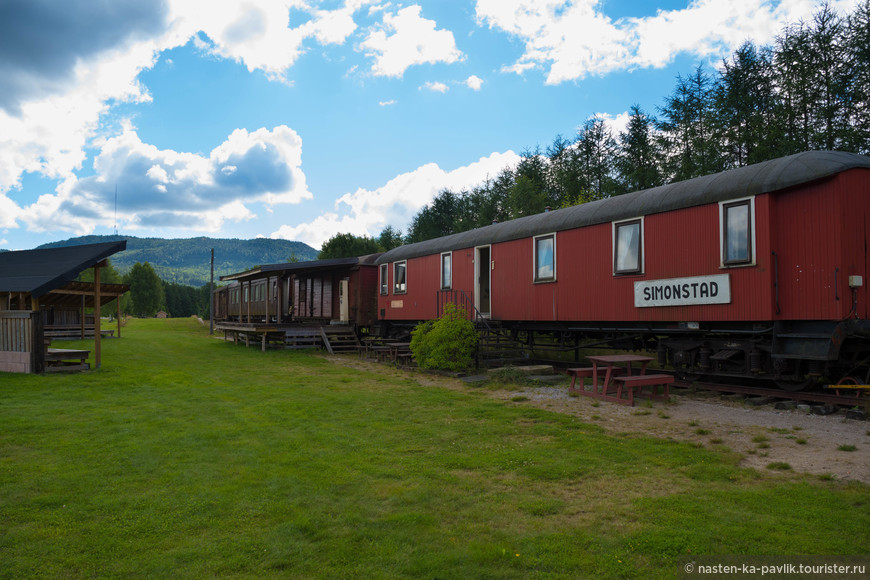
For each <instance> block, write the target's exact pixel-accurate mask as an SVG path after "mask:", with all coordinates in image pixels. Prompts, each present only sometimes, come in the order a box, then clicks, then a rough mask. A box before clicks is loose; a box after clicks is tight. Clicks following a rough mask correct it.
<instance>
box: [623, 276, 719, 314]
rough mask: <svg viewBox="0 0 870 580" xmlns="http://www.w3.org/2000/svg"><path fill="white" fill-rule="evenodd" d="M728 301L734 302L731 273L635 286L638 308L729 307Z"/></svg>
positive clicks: (671, 279) (637, 283)
mask: <svg viewBox="0 0 870 580" xmlns="http://www.w3.org/2000/svg"><path fill="white" fill-rule="evenodd" d="M729 302H731V282H730V278H729V277H728V274H717V275H715V276H693V277H691V278H670V279H668V280H646V281H644V282H635V283H634V305H635V306H636V307H637V308H646V307H649V306H689V305H692V304H728V303H729Z"/></svg>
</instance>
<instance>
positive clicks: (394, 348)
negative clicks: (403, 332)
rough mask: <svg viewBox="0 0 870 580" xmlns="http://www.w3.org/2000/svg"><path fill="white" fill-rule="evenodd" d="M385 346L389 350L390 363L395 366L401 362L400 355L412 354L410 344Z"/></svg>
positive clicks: (390, 343)
mask: <svg viewBox="0 0 870 580" xmlns="http://www.w3.org/2000/svg"><path fill="white" fill-rule="evenodd" d="M384 346H386V347H387V348H388V349H389V355H390V361H391V362H392V363H393V364H396V362H397V361H398V360H399V355H400V354H403V353H408V352H411V343H410V342H388V343H386V344H385V345H384Z"/></svg>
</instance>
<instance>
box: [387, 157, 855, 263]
mask: <svg viewBox="0 0 870 580" xmlns="http://www.w3.org/2000/svg"><path fill="white" fill-rule="evenodd" d="M858 167H862V168H867V169H870V157H866V156H864V155H857V154H855V153H844V152H839V151H808V152H805V153H797V154H795V155H790V156H788V157H782V158H780V159H773V160H771V161H764V162H762V163H756V164H755V165H747V166H745V167H739V168H737V169H730V170H728V171H723V172H721V173H715V174H713V175H705V176H703V177H696V178H694V179H688V180H686V181H680V182H677V183H671V184H668V185H662V186H659V187H654V188H652V189H645V190H642V191H635V192H633V193H626V194H624V195H619V196H616V197H611V198H608V199H601V200H598V201H592V202H589V203H584V204H582V205H575V206H573V207H568V208H564V209H558V210H555V211H550V212H546V213H539V214H536V215H531V216H526V217H522V218H518V219H515V220H511V221H509V222H504V223H500V224H492V225H489V226H484V227H482V228H477V229H474V230H469V231H467V232H461V233H458V234H452V235H449V236H443V237H440V238H435V239H433V240H427V241H425V242H418V243H416V244H409V245H407V246H400V247H398V248H395V249H393V250H390V251H389V252H386V253H385V254H383V255H382V256H381V257H380V258H379V259H378V263H379V264H385V263H387V262H395V261H397V260H406V259H408V258H416V257H419V256H426V255H430V254H438V253H441V252H449V251H451V250H458V249H462V248H472V247H475V246H483V245H487V244H494V243H499V242H507V241H510V240H517V239H522V238H527V237H531V236H537V235H541V234H547V233H551V232H558V231H563V230H569V229H574V228H580V227H585V226H591V225H595V224H601V223H607V222H611V221H616V220H622V219H631V218H635V217H640V216H644V215H650V214H655V213H661V212H666V211H672V210H676V209H682V208H688V207H694V206H699V205H706V204H709V203H718V202H720V201H725V200H729V199H736V198H741V197H748V196H752V195H758V194H762V193H770V192H773V191H778V190H782V189H786V188H788V187H793V186H796V185H801V184H804V183H809V182H812V181H817V180H820V179H824V178H827V177H831V176H833V175H836V174H837V173H841V172H843V171H846V170H849V169H854V168H858Z"/></svg>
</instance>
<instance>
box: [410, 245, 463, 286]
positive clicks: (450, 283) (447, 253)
mask: <svg viewBox="0 0 870 580" xmlns="http://www.w3.org/2000/svg"><path fill="white" fill-rule="evenodd" d="M445 256H446V257H447V258H449V259H450V271H449V272H448V274H449V276H448V279H447V280H446V282H447V283H446V284H445V283H444V282H445V280H444V258H445ZM440 270H441V289H442V290H450V289H451V288H453V252H442V253H441V268H440ZM406 274H407V270H406Z"/></svg>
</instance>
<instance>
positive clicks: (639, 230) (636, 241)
mask: <svg viewBox="0 0 870 580" xmlns="http://www.w3.org/2000/svg"><path fill="white" fill-rule="evenodd" d="M642 234H643V221H642V220H640V219H636V220H631V221H627V222H622V223H616V224H613V273H614V274H639V273H641V272H642V271H643V242H642V239H641V238H642Z"/></svg>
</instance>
